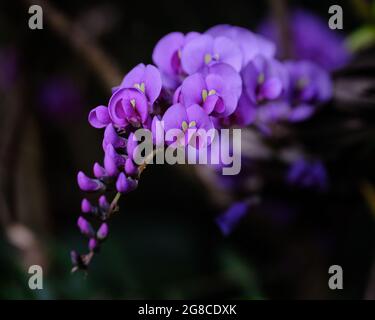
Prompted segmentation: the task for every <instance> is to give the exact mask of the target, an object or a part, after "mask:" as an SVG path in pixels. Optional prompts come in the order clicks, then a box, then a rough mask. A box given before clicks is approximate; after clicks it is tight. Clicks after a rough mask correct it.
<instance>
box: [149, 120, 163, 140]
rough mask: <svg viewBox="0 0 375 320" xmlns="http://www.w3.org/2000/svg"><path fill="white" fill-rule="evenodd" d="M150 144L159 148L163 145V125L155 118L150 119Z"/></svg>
mask: <svg viewBox="0 0 375 320" xmlns="http://www.w3.org/2000/svg"><path fill="white" fill-rule="evenodd" d="M151 132H152V142H153V143H154V145H155V146H157V147H161V146H162V145H163V144H164V127H163V123H162V121H161V120H159V118H158V117H157V116H154V118H153V119H152V125H151Z"/></svg>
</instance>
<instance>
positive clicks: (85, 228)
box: [77, 216, 94, 237]
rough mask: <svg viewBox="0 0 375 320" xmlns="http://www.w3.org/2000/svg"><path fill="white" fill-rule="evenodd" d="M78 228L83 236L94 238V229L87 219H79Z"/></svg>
mask: <svg viewBox="0 0 375 320" xmlns="http://www.w3.org/2000/svg"><path fill="white" fill-rule="evenodd" d="M77 226H78V228H79V230H80V231H81V233H82V234H84V235H85V236H87V237H92V236H94V229H93V228H92V226H91V224H90V222H88V221H87V220H86V219H85V218H83V217H82V216H81V217H79V218H78V221H77Z"/></svg>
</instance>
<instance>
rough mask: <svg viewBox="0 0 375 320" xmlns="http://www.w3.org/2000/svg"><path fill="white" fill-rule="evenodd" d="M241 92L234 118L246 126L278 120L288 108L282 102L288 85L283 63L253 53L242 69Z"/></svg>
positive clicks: (284, 102)
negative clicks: (256, 122)
mask: <svg viewBox="0 0 375 320" xmlns="http://www.w3.org/2000/svg"><path fill="white" fill-rule="evenodd" d="M242 81H243V92H242V96H241V99H240V101H239V106H238V109H237V110H238V111H237V113H236V114H235V117H237V118H238V120H239V122H240V123H241V124H244V125H247V124H249V123H250V122H251V121H254V120H255V118H257V119H258V120H260V121H261V122H266V123H267V122H270V121H274V120H278V119H280V118H281V117H283V116H285V114H286V112H287V111H288V110H289V108H288V105H287V103H286V101H285V99H284V98H285V92H286V89H287V86H288V78H287V73H286V70H285V68H284V66H283V65H282V64H281V63H280V62H278V61H276V60H275V59H272V58H271V59H270V58H265V57H263V56H261V55H258V56H256V57H255V58H254V59H253V60H252V61H251V62H249V63H248V64H247V66H246V67H245V68H244V70H243V71H242Z"/></svg>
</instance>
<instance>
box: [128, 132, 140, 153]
mask: <svg viewBox="0 0 375 320" xmlns="http://www.w3.org/2000/svg"><path fill="white" fill-rule="evenodd" d="M137 146H138V141H137V138H136V136H135V135H134V133H133V132H132V133H131V134H129V137H128V142H127V145H126V151H127V153H128V156H129V157H130V158H132V159H133V156H134V150H135V148H136V147H137Z"/></svg>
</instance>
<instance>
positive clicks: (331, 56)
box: [259, 9, 350, 71]
mask: <svg viewBox="0 0 375 320" xmlns="http://www.w3.org/2000/svg"><path fill="white" fill-rule="evenodd" d="M289 21H290V31H291V38H290V42H291V44H292V49H293V56H292V57H293V58H296V59H304V60H310V61H313V62H315V63H317V64H319V65H320V66H321V67H323V68H324V69H326V70H328V71H332V70H335V69H338V68H340V67H342V66H344V65H345V64H346V63H347V62H348V61H349V59H350V54H349V51H348V49H347V48H346V47H345V41H344V40H345V39H344V37H343V36H342V35H340V34H338V33H337V32H336V31H334V30H331V29H330V28H328V26H327V22H326V21H324V20H322V19H321V18H319V17H318V16H315V15H314V14H312V13H311V12H308V11H305V10H301V9H297V10H294V11H293V12H292V14H291V17H290V19H289ZM259 32H260V33H261V34H263V35H265V36H266V37H267V38H269V39H271V40H272V41H274V42H276V43H277V46H278V47H280V43H281V39H280V38H279V35H278V30H277V29H276V26H275V23H274V22H273V21H271V19H268V20H266V21H265V22H264V23H263V24H262V25H261V26H260V28H259Z"/></svg>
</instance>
